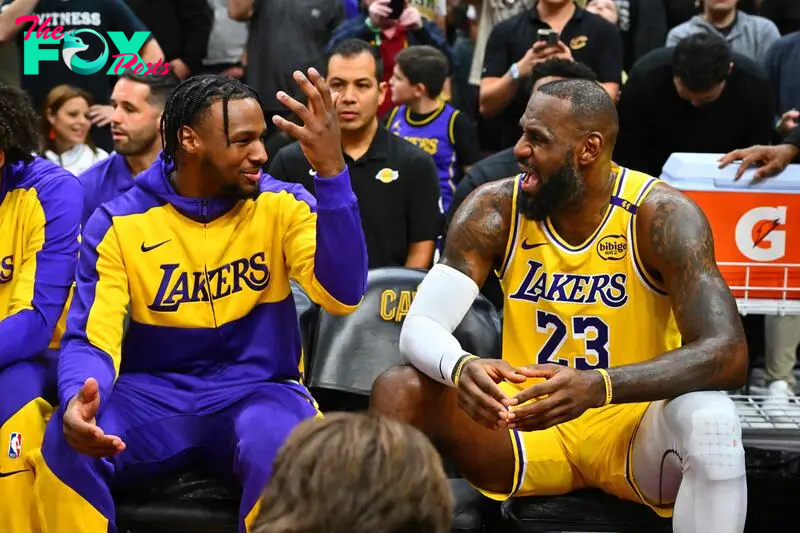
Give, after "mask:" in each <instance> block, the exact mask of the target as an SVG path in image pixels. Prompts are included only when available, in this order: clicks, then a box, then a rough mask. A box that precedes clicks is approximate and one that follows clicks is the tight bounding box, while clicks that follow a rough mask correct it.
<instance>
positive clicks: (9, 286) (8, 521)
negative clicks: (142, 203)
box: [0, 84, 83, 533]
mask: <svg viewBox="0 0 800 533" xmlns="http://www.w3.org/2000/svg"><path fill="white" fill-rule="evenodd" d="M37 124H38V116H37V114H36V111H34V109H33V107H32V106H31V103H30V100H29V99H28V97H27V96H26V94H25V93H24V92H22V90H20V89H16V88H12V87H9V86H7V85H3V84H0V531H2V532H3V533H36V532H37V531H39V525H38V521H37V520H36V509H35V506H34V502H33V483H34V474H33V470H32V469H31V467H30V465H29V464H28V463H27V460H26V458H27V455H28V452H30V451H31V450H34V449H36V448H38V447H40V446H41V445H42V438H43V437H44V431H45V424H46V421H47V418H48V417H49V416H50V415H51V413H52V411H53V407H52V404H53V401H54V399H55V373H56V363H57V357H56V354H55V352H52V351H50V350H48V344H49V343H50V341H51V339H52V338H53V337H54V331H55V329H56V322H57V320H58V318H59V316H60V315H61V313H62V311H63V309H64V306H65V302H66V301H67V294H68V292H69V287H70V285H72V282H73V280H74V278H75V265H76V263H77V262H78V247H79V243H78V234H79V232H80V218H81V217H80V214H81V209H82V207H83V194H82V193H81V187H80V184H79V183H78V179H77V178H76V177H75V176H74V175H72V173H71V172H69V171H67V170H64V169H63V168H61V167H59V166H58V165H55V164H54V163H51V162H50V161H48V160H47V159H44V158H41V157H37V156H36V155H35V153H34V152H35V151H36V150H37V149H38V148H39V135H38V133H37V129H36V127H37Z"/></svg>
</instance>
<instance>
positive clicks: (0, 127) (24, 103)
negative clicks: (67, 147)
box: [0, 83, 46, 165]
mask: <svg viewBox="0 0 800 533" xmlns="http://www.w3.org/2000/svg"><path fill="white" fill-rule="evenodd" d="M45 120H46V119H45ZM38 128H39V115H38V113H36V110H35V109H34V108H33V104H32V103H31V100H30V98H29V97H28V95H27V94H26V93H25V92H24V91H22V90H21V89H17V88H16V87H11V86H10V85H5V84H3V83H0V150H2V151H3V153H4V154H5V157H6V161H5V164H7V165H13V164H14V163H19V162H20V161H24V162H26V163H30V162H31V161H33V158H34V157H35V154H34V152H36V151H38V150H39V140H40V136H39V131H38Z"/></svg>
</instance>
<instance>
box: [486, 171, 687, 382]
mask: <svg viewBox="0 0 800 533" xmlns="http://www.w3.org/2000/svg"><path fill="white" fill-rule="evenodd" d="M613 172H614V188H613V193H612V196H611V200H610V205H609V206H608V208H607V209H606V212H605V215H604V218H603V221H602V222H601V224H600V225H599V226H598V228H597V229H596V230H595V232H594V233H593V234H592V235H591V236H590V237H589V238H588V239H587V240H586V241H585V242H584V243H583V244H580V245H578V246H572V245H570V244H568V243H567V242H566V241H565V240H564V239H562V238H561V237H560V236H559V235H558V234H557V233H556V230H555V228H554V227H553V225H552V223H551V222H550V220H549V219H547V220H545V221H543V222H538V221H534V220H529V219H527V218H525V217H524V216H523V215H522V213H520V212H519V210H518V195H519V194H520V192H519V181H520V179H521V178H520V177H517V178H516V181H515V187H514V198H513V205H514V208H513V211H512V217H513V218H512V226H511V231H510V235H509V239H508V244H507V246H506V253H505V257H504V261H503V264H502V266H501V268H500V270H498V276H499V277H500V280H501V284H502V286H503V292H504V294H505V307H504V310H503V314H504V322H503V359H505V360H506V361H508V363H509V364H511V365H513V366H525V365H531V364H545V363H557V364H562V365H568V366H570V367H573V368H577V369H579V370H587V369H592V368H608V367H612V366H621V365H628V364H633V363H639V362H642V361H646V360H648V359H652V358H654V357H657V356H659V355H661V354H662V353H664V352H666V351H669V350H672V349H675V348H677V347H679V346H680V343H681V338H680V333H679V332H678V328H677V325H676V323H675V318H674V316H673V314H672V308H671V306H670V300H669V298H668V296H667V294H666V292H665V290H664V288H663V286H662V285H661V284H659V283H658V281H657V280H655V279H653V278H652V276H650V275H649V274H648V273H647V272H646V270H645V269H644V268H643V267H642V264H641V261H640V259H639V256H638V251H637V249H636V212H637V211H638V209H639V206H640V205H641V203H642V200H643V199H644V198H645V197H646V196H647V194H648V192H649V191H650V190H652V188H653V185H655V183H657V182H658V180H657V179H656V178H653V177H651V176H648V175H647V174H643V173H641V172H636V171H633V170H629V169H625V168H622V167H618V166H614V167H613Z"/></svg>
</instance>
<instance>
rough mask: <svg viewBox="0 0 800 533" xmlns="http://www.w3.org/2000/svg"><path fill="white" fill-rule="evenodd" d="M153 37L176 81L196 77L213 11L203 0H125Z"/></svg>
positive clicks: (204, 53) (199, 68) (206, 46)
mask: <svg viewBox="0 0 800 533" xmlns="http://www.w3.org/2000/svg"><path fill="white" fill-rule="evenodd" d="M126 1H127V2H128V5H129V6H130V8H131V9H132V10H133V12H134V13H135V14H136V16H137V17H139V20H141V21H142V22H143V23H144V25H145V26H147V28H148V29H149V30H150V31H151V32H152V33H153V37H155V38H156V40H157V41H158V44H160V45H161V49H162V50H164V60H165V61H168V62H169V64H170V65H172V72H173V73H174V74H175V75H176V76H177V77H178V78H180V79H185V78H187V77H189V75H191V74H198V73H199V72H200V71H201V70H202V68H203V58H204V57H206V50H207V49H208V37H209V36H210V35H211V26H212V24H213V22H214V11H213V10H212V9H211V6H210V5H209V3H208V1H207V0H126Z"/></svg>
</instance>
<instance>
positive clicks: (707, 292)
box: [609, 188, 747, 403]
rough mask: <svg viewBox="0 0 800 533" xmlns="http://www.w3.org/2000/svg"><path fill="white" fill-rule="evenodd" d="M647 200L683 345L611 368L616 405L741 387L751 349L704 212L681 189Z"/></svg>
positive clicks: (655, 250)
mask: <svg viewBox="0 0 800 533" xmlns="http://www.w3.org/2000/svg"><path fill="white" fill-rule="evenodd" d="M647 202H648V203H651V208H652V215H651V218H650V222H649V225H648V226H647V228H646V231H647V234H646V235H642V237H644V238H645V239H649V240H648V241H646V242H647V244H648V245H649V248H650V255H652V256H653V257H655V258H657V263H658V270H659V273H660V274H661V278H663V282H664V285H665V287H666V289H667V292H668V294H669V296H670V300H671V302H672V308H673V312H674V314H675V319H676V321H677V324H678V328H679V329H680V332H681V335H682V337H683V346H682V347H680V348H678V349H676V350H672V351H670V352H667V353H665V354H663V355H662V356H660V357H658V358H656V359H653V360H651V361H648V362H646V363H640V364H636V365H629V366H622V367H617V368H613V369H611V370H609V375H610V376H611V378H612V381H613V383H614V396H615V402H619V403H623V402H635V401H648V400H657V399H662V398H672V397H675V396H678V395H680V394H684V393H687V392H690V391H694V390H707V389H712V390H713V389H729V388H736V387H738V386H739V384H740V383H739V382H740V381H741V376H742V370H743V369H744V370H746V357H747V354H746V351H747V348H746V343H745V339H744V332H743V329H742V323H741V319H740V317H739V314H738V310H737V308H736V302H735V300H734V298H733V296H732V295H731V293H730V290H729V289H728V286H727V284H726V283H725V281H724V280H723V279H722V276H721V274H720V272H719V270H718V269H717V265H716V261H715V258H714V240H713V236H712V234H711V228H710V227H709V225H708V222H707V220H706V219H705V216H703V214H702V213H701V212H700V210H699V208H698V207H697V206H695V205H694V204H693V203H692V202H691V201H690V200H689V199H688V198H686V197H684V196H683V195H680V194H678V193H676V192H675V191H670V190H667V189H660V188H656V189H654V190H653V191H652V192H651V193H650V195H649V196H648V198H647ZM641 229H645V228H641ZM742 357H743V359H742ZM743 364H744V367H743V366H742V365H743Z"/></svg>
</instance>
